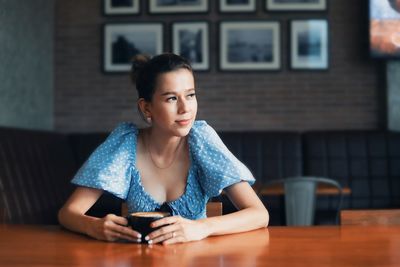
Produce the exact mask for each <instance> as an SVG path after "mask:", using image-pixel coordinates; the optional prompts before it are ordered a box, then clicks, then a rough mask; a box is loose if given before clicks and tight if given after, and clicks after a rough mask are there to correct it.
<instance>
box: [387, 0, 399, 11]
mask: <svg viewBox="0 0 400 267" xmlns="http://www.w3.org/2000/svg"><path fill="white" fill-rule="evenodd" d="M389 4H390V6H391V7H392V8H393V9H394V10H395V11H397V12H400V1H399V0H389Z"/></svg>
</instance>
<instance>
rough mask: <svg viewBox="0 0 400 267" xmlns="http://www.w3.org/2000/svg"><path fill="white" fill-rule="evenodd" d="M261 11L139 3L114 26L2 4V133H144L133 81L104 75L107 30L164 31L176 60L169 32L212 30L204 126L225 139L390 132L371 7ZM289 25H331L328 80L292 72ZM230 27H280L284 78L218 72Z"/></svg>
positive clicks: (43, 7) (337, 0)
mask: <svg viewBox="0 0 400 267" xmlns="http://www.w3.org/2000/svg"><path fill="white" fill-rule="evenodd" d="M129 2H132V1H128V3H129ZM183 2H185V1H183ZM189 2H190V1H189ZM228 2H229V1H228ZM239 2H240V1H239ZM245 2H246V1H245ZM265 2H266V1H255V11H252V12H234V13H233V12H221V10H220V6H219V1H209V3H208V10H207V11H206V12H202V13H194V12H190V13H166V14H165V13H161V14H160V13H158V14H153V13H150V12H149V5H150V3H149V2H148V1H139V3H140V6H139V10H138V14H132V15H117V16H116V15H107V14H105V12H104V8H105V7H104V1H101V0H87V1H76V0H57V1H52V0H37V1H25V2H24V3H21V2H19V1H11V0H0V25H1V26H0V40H1V42H0V62H1V64H0V80H1V84H0V125H3V126H12V127H22V128H33V129H52V130H56V131H60V132H71V131H73V132H92V131H109V130H111V129H112V128H114V127H115V125H116V124H117V123H118V122H120V121H133V122H136V123H140V118H139V116H138V114H137V112H136V98H137V95H136V91H135V88H134V86H133V85H132V84H131V83H130V80H129V75H128V73H126V72H125V73H107V72H105V71H103V45H104V44H103V27H104V25H105V24H110V23H131V22H162V23H163V27H164V29H163V32H164V35H163V39H164V40H163V41H164V47H163V50H162V51H172V44H171V43H172V30H171V27H172V23H175V22H181V21H183V22H188V21H206V22H208V23H209V40H208V41H209V61H210V62H209V69H208V70H206V71H199V72H197V73H196V81H197V88H198V91H197V93H198V101H199V114H198V119H205V120H207V121H208V122H209V123H210V124H211V125H212V126H213V127H215V128H216V129H217V130H229V131H231V130H232V131H243V130H296V131H297V130H298V131H304V130H311V129H312V130H331V129H386V128H387V127H388V112H387V110H388V100H387V95H388V82H387V69H388V68H387V61H386V60H381V59H373V58H371V56H370V52H369V12H368V10H369V3H368V1H365V0H352V1H346V0H334V1H328V3H327V7H326V9H323V10H321V11H273V10H267V9H266V3H265ZM278 2H279V1H278ZM283 2H284V1H283ZM297 2H302V1H297ZM293 19H323V20H327V21H328V25H329V28H328V29H329V31H328V33H329V52H328V55H329V66H328V68H327V69H326V70H306V71H302V70H300V71H299V70H292V69H291V68H290V66H289V56H290V51H289V50H290V38H289V30H290V21H291V20H293ZM231 20H234V21H235V20H239V21H248V20H272V21H277V22H279V25H280V33H279V34H280V37H281V43H280V55H281V60H280V67H279V69H278V70H274V71H268V70H267V71H263V70H261V71H251V70H239V71H234V72H232V71H222V70H220V68H219V67H218V66H219V42H220V40H219V28H218V27H219V24H220V23H221V22H223V21H231ZM393 64H394V73H395V75H396V76H398V75H399V74H398V73H399V71H398V70H399V67H398V66H396V64H398V63H397V62H395V63H393ZM389 69H390V68H389Z"/></svg>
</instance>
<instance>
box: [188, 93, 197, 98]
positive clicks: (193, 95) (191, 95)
mask: <svg viewBox="0 0 400 267" xmlns="http://www.w3.org/2000/svg"><path fill="white" fill-rule="evenodd" d="M195 96H196V94H195V93H193V94H190V95H188V97H189V98H193V97H195Z"/></svg>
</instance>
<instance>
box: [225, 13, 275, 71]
mask: <svg viewBox="0 0 400 267" xmlns="http://www.w3.org/2000/svg"><path fill="white" fill-rule="evenodd" d="M280 28H281V26H280V22H279V21H273V20H268V21H266V20H263V21H221V22H220V24H219V69H220V70H221V71H249V70H251V71H276V70H280V69H281V29H280Z"/></svg>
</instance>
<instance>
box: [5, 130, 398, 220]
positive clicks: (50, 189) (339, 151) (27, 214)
mask: <svg viewBox="0 0 400 267" xmlns="http://www.w3.org/2000/svg"><path fill="white" fill-rule="evenodd" d="M219 134H220V137H221V139H222V140H223V141H224V143H225V144H226V145H227V147H228V148H229V149H230V150H231V151H232V153H233V154H235V155H236V156H237V157H238V158H239V159H240V160H241V161H243V162H244V163H245V164H246V165H247V166H248V167H249V169H250V170H251V171H252V173H253V174H254V176H255V177H256V179H257V183H260V184H263V183H265V182H267V181H270V180H273V179H281V178H287V177H293V176H301V175H307V176H323V177H328V178H333V179H336V180H337V181H339V182H340V184H341V185H342V186H348V187H350V189H351V191H352V193H351V195H350V196H348V197H346V198H345V199H344V204H343V208H346V209H348V208H350V209H351V208H355V209H360V208H396V207H397V208H398V207H400V133H392V132H377V131H362V130H359V131H325V132H320V131H310V132H305V133H298V132H289V131H287V132H272V131H270V132H267V131H264V132H220V133H219ZM107 135H108V133H88V134H67V135H64V134H59V133H54V132H44V131H32V130H23V129H9V128H1V127H0V193H1V195H0V222H7V223H41V224H51V223H57V218H56V216H57V211H58V209H59V208H60V207H61V205H62V204H63V203H64V201H65V200H66V198H67V197H68V195H69V194H70V193H71V192H72V190H73V186H71V185H70V183H69V181H70V180H71V179H72V177H73V176H74V174H75V173H76V171H77V170H78V168H79V167H80V166H81V165H82V164H83V162H84V161H85V160H86V159H87V158H88V156H89V155H90V154H91V152H92V151H93V150H94V149H95V148H96V147H97V146H98V145H99V144H100V143H101V142H102V141H104V140H105V138H106V137H107ZM282 200H283V198H282V197H278V196H263V201H264V203H265V204H266V205H267V207H268V210H269V211H270V213H271V224H272V225H281V224H284V215H283V213H282V212H281V211H282V207H283V205H284V203H282ZM335 201H336V199H335V198H334V197H319V198H318V200H317V214H316V218H318V220H319V221H317V223H318V224H325V223H333V222H334V216H331V215H332V214H334V212H332V211H333V209H334V207H335V206H336V205H335ZM121 202H122V200H121V199H118V198H115V197H113V196H111V195H109V194H104V195H103V196H102V197H101V199H100V200H99V201H98V202H97V203H96V204H95V205H94V206H93V207H92V208H91V209H90V210H89V212H88V214H90V215H94V216H98V217H101V216H104V215H105V214H107V213H109V212H112V213H116V214H119V213H120V212H121V211H120V208H121ZM223 203H224V213H228V212H231V211H233V210H235V208H234V207H233V206H232V205H231V204H230V202H229V200H227V199H226V198H225V199H223ZM325 214H326V216H325ZM329 214H331V215H329ZM328 215H329V216H328Z"/></svg>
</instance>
